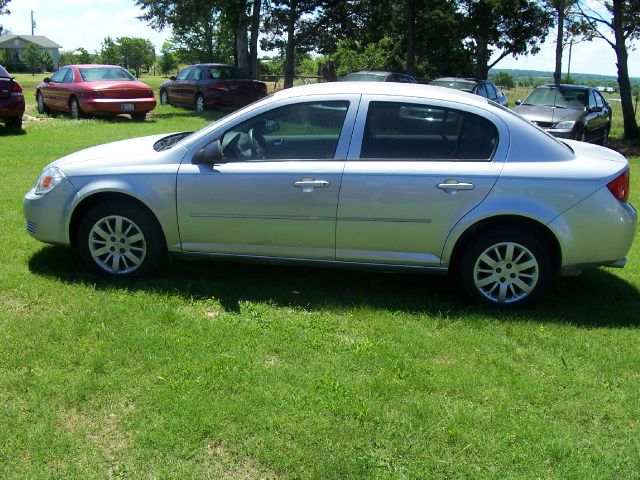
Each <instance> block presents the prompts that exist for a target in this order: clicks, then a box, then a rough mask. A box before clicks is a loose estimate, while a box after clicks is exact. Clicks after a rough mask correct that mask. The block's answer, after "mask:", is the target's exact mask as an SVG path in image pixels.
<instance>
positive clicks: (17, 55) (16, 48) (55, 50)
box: [0, 35, 62, 71]
mask: <svg viewBox="0 0 640 480" xmlns="http://www.w3.org/2000/svg"><path fill="white" fill-rule="evenodd" d="M31 43H33V44H35V45H36V46H37V47H38V49H40V50H42V51H44V52H47V53H48V54H49V56H51V60H52V61H53V62H52V63H53V64H52V65H51V66H52V67H54V68H57V67H58V62H59V61H60V49H61V48H62V46H61V45H58V44H57V43H56V42H54V41H52V40H49V39H48V38H47V37H43V36H42V35H0V50H6V51H7V58H9V62H8V64H7V65H5V67H7V69H9V71H11V70H18V69H21V68H24V67H25V65H24V61H23V58H22V55H23V53H24V51H25V50H26V49H27V47H28V46H29V44H31Z"/></svg>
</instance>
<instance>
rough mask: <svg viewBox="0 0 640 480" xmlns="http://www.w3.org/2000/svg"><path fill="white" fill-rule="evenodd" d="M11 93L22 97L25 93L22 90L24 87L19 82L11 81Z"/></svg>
mask: <svg viewBox="0 0 640 480" xmlns="http://www.w3.org/2000/svg"><path fill="white" fill-rule="evenodd" d="M11 95H14V96H16V97H22V96H23V95H24V94H23V92H22V87H21V86H20V84H19V83H18V82H11Z"/></svg>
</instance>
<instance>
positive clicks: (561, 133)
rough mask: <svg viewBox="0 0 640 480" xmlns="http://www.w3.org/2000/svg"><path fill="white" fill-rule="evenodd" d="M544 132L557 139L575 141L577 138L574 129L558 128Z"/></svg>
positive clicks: (547, 129)
mask: <svg viewBox="0 0 640 480" xmlns="http://www.w3.org/2000/svg"><path fill="white" fill-rule="evenodd" d="M544 130H545V131H546V132H548V133H550V134H551V135H553V136H554V137H557V138H566V139H567V140H573V139H575V138H576V134H575V132H574V131H573V129H571V130H565V129H558V128H545V129H544Z"/></svg>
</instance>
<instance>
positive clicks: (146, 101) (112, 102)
mask: <svg viewBox="0 0 640 480" xmlns="http://www.w3.org/2000/svg"><path fill="white" fill-rule="evenodd" d="M80 108H81V109H82V111H83V112H84V113H89V114H100V113H110V114H119V113H124V114H129V113H143V112H145V113H146V112H150V111H151V110H153V109H154V108H156V99H155V98H117V99H116V98H108V99H107V98H91V99H81V100H80Z"/></svg>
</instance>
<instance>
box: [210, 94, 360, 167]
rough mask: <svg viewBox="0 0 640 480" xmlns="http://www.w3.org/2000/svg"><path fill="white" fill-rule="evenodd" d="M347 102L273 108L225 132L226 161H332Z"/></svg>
mask: <svg viewBox="0 0 640 480" xmlns="http://www.w3.org/2000/svg"><path fill="white" fill-rule="evenodd" d="M348 108H349V102H348V101H326V102H305V103H297V104H293V105H287V106H284V107H279V108H275V109H273V110H270V111H268V112H266V113H263V114H261V115H258V116H256V117H254V118H252V119H251V120H248V121H246V122H243V123H241V124H240V125H237V126H235V127H233V128H232V129H231V130H229V131H227V132H226V133H225V134H224V135H223V136H222V140H221V144H222V153H223V157H224V159H225V160H226V161H243V160H294V159H306V160H311V159H313V160H328V159H333V158H334V156H335V153H336V148H337V146H338V140H339V139H340V132H341V131H342V126H343V124H344V120H345V117H346V115H347V110H348Z"/></svg>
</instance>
